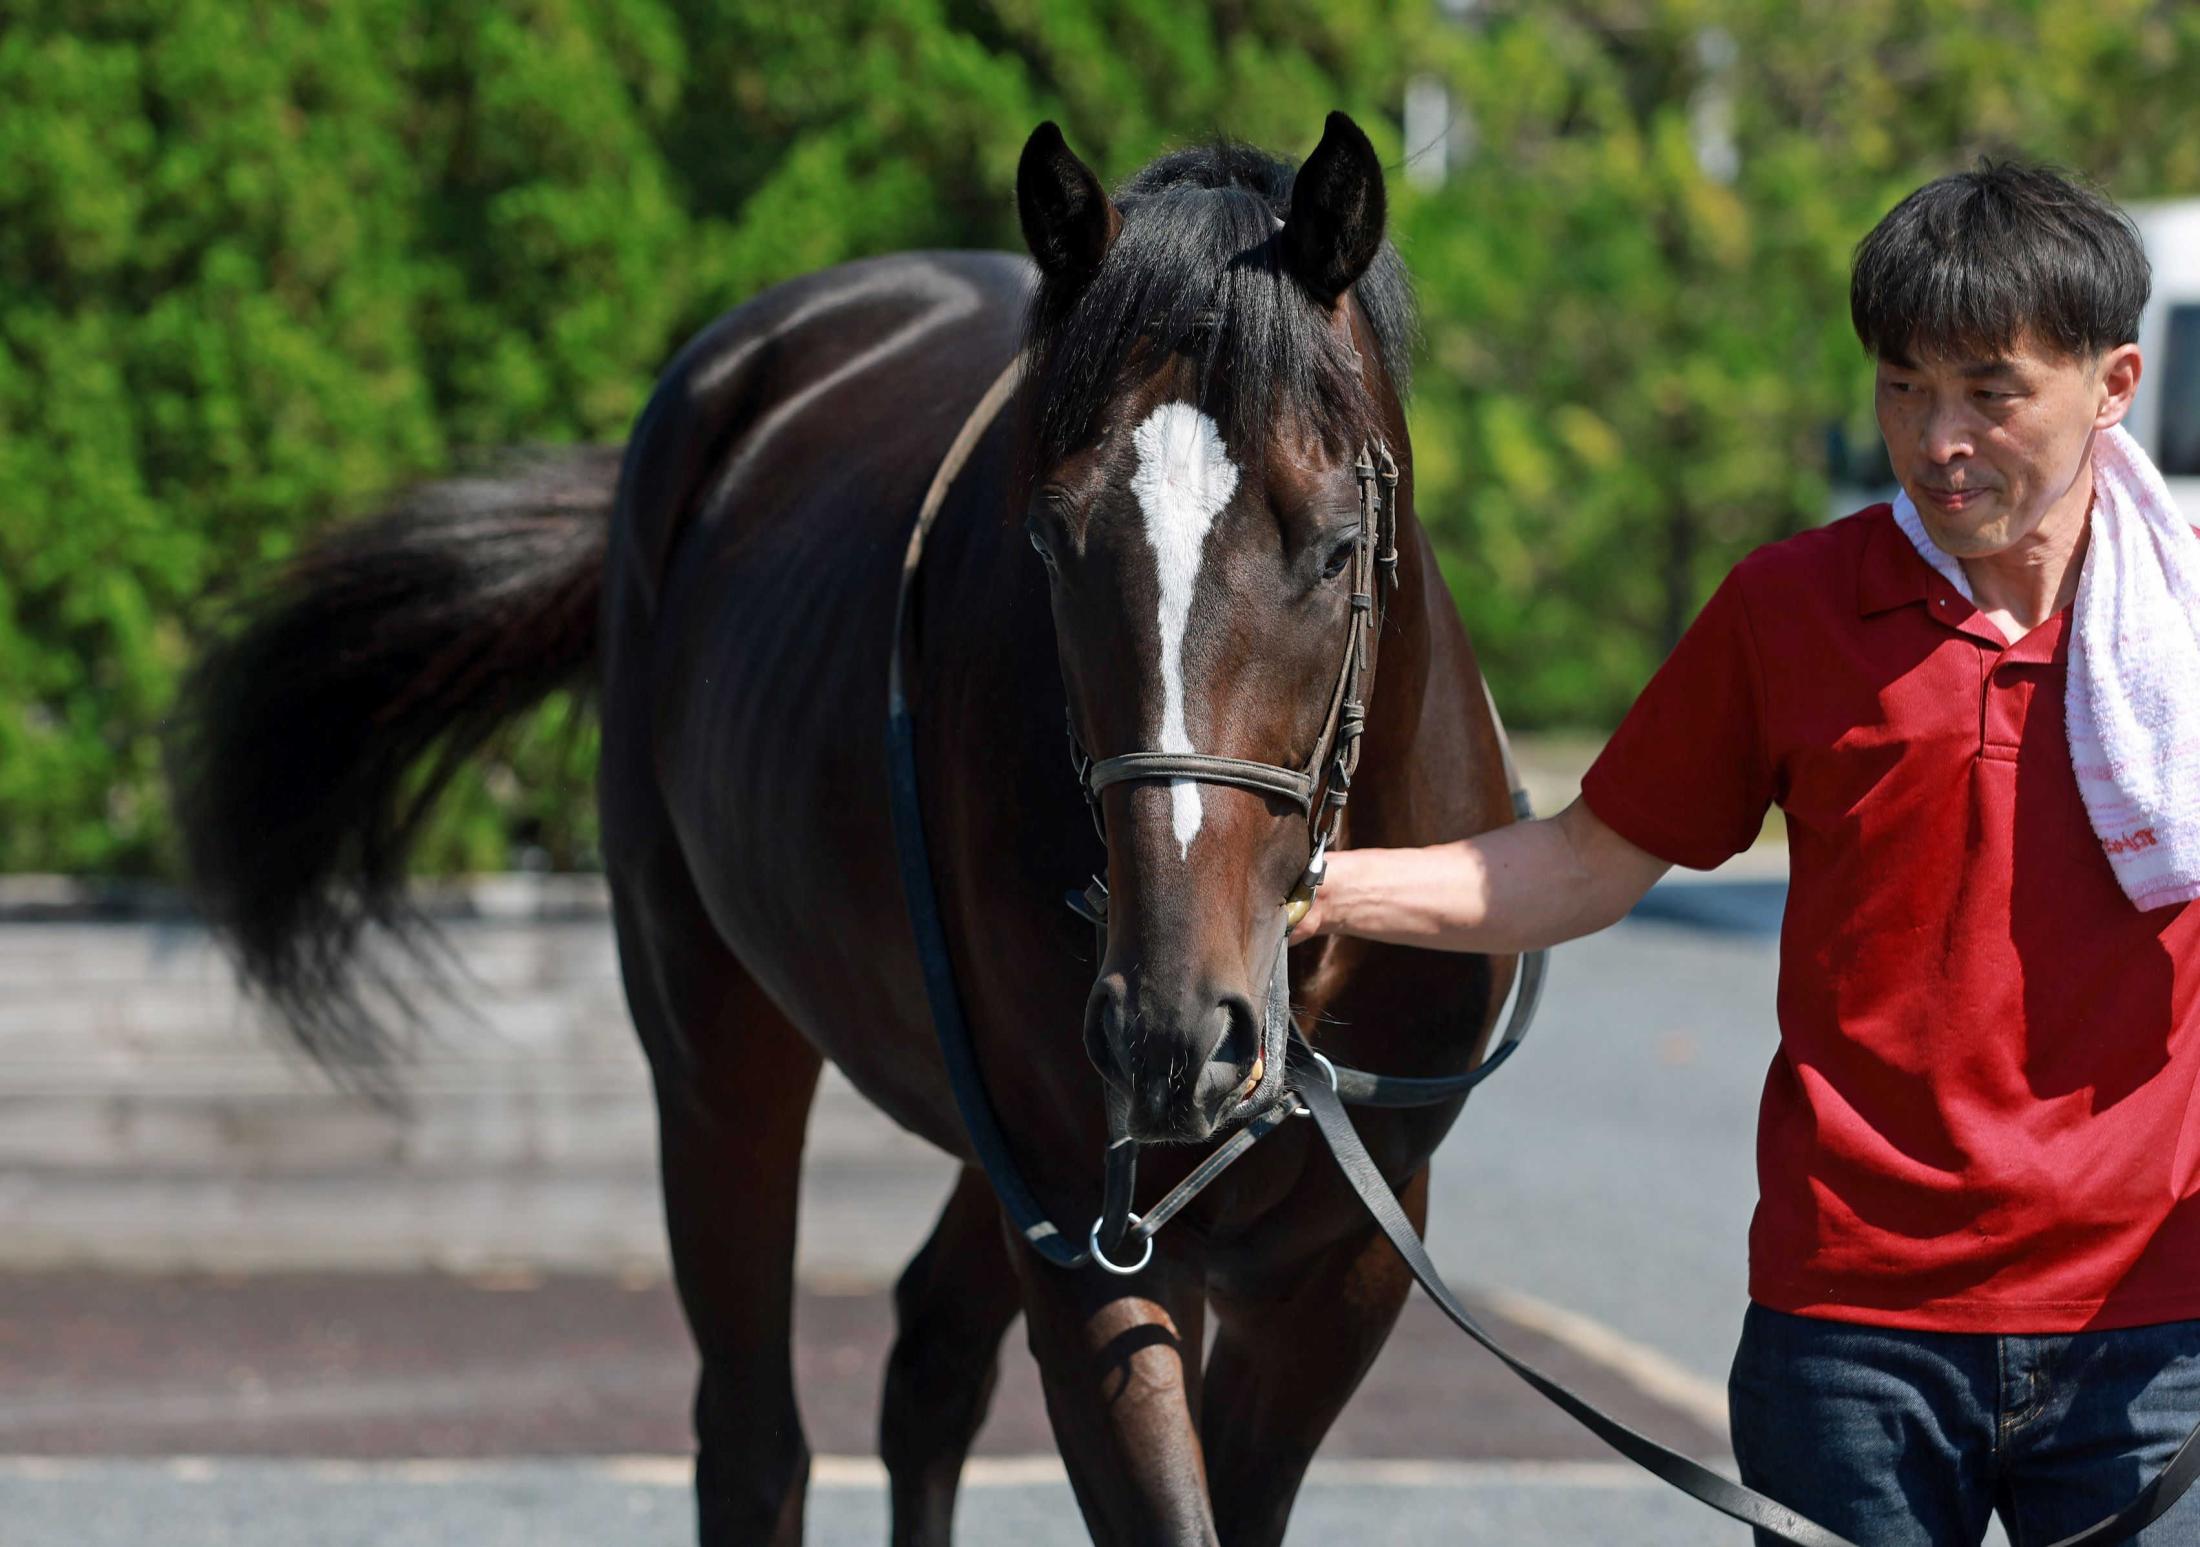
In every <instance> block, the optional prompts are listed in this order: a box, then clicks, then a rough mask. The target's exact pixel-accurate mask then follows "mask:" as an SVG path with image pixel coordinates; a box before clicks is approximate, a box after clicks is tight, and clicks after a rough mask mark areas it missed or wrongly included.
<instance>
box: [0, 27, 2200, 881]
mask: <svg viewBox="0 0 2200 1547" xmlns="http://www.w3.org/2000/svg"><path fill="white" fill-rule="evenodd" d="M2196 15H2200V13H2195V12H2194V11H2193V10H2192V9H2191V8H2188V7H2179V6H2158V5H2141V4H2138V3H2135V0H2085V3H2075V0H2033V3H2029V4H2025V5H2019V6H2010V5H1990V4H1986V3H1983V0H1929V3H1924V4H1918V3H1905V4H1895V3H1893V0H1852V3H1847V4H1843V5H1841V6H1838V7H1836V6H1814V7H1809V8H1806V9H1802V10H1798V8H1796V7H1794V6H1792V5H1789V4H1774V3H1770V0H1751V3H1741V0H1730V3H1712V0H1633V3H1627V0H1585V3H1578V4H1571V5H1544V4H1534V5H1531V4H1526V3H1520V4H1512V5H1507V4H1499V3H1485V4H1483V5H1481V6H1479V7H1477V8H1475V9H1474V10H1473V11H1472V12H1471V13H1470V15H1469V19H1468V20H1467V21H1465V22H1463V23H1455V22H1451V21H1447V20H1445V19H1444V17H1443V16H1442V14H1441V13H1440V11H1439V10H1438V8H1436V7H1434V6H1431V5H1428V4H1426V3H1421V0H1415V3H1410V4H1408V3H1399V0H1324V3H1319V4H1317V3H1314V0H1217V3H1215V4H1213V5H1211V6H1210V7H1209V8H1208V9H1207V10H1205V11H1193V10H1189V9H1187V8H1185V7H1182V6H1178V5H1174V4H1166V3H1163V0H1118V3H1115V4H1096V3H1091V0H817V3H812V4H807V5H789V4H784V3H777V0H775V3H771V4H763V3H755V0H717V3H713V0H514V3H506V4H498V5H488V4H478V3H448V0H447V3H440V4H437V3H429V0H315V3H313V4H307V5H300V4H295V3H291V0H67V3H26V0H0V104H5V106H4V107H0V870H5V869H24V868H41V869H61V870H72V871H90V870H107V871H121V872H136V873H145V872H156V871H160V870H163V869H165V868H167V867H168V866H169V865H170V864H171V862H172V848H171V843H172V840H171V836H170V834H169V831H168V829H167V825H166V817H165V813H164V811H163V809H162V806H161V802H160V799H159V784H158V778H157V766H156V764H157V747H156V739H157V732H158V725H159V721H160V717H161V715H162V714H163V713H164V711H165V709H166V706H167V704H168V703H169V701H170V699H171V696H172V694H173V691H174V687H175V683H176V680H177V676H178V673H179V672H180V670H181V669H182V667H183V666H184V664H185V663H186V661H187V659H188V657H189V654H190V632H189V630H190V627H191V626H192V625H193V624H194V623H195V622H196V621H197V620H199V618H200V617H201V613H200V611H199V608H198V603H197V598H199V597H200V595H201V594H202V593H203V592H205V591H206V590H207V589H208V588H209V587H220V586H223V585H227V584H231V583H234V582H237V581H239V580H240V579H244V578H247V577H249V575H250V574H251V573H252V571H253V568H254V566H255V565H258V564H260V563H263V562H265V561H266V560H268V559H270V558H273V557H277V556H280V555H281V554H282V553H284V552H286V551H287V550H288V549H289V548H290V547H291V546H292V545H293V544H294V543H296V542H297V541H298V540H299V538H300V537H301V536H302V535H303V534H305V533H307V532H309V531H310V530H312V529H313V528H314V527H316V526H318V525H319V524H321V523H323V522H326V521H330V520H334V519H338V518H340V517H342V516H344V515H347V514H351V513H355V512H357V511H359V510H361V509H363V508H365V507H367V506H369V505H370V504H371V503H372V502H373V500H374V499H375V497H376V496H377V495H378V494H380V493H383V492H385V491H387V490H389V489H390V488H392V487H394V486H396V485H398V484H401V483H403V482H405V481H406V480H409V479H412V478H416V477H420V476H424V475H429V474H433V473H437V472H442V471H446V470H448V469H449V468H451V467H452V466H454V465H455V464H457V463H459V462H460V461H461V460H462V459H463V458H464V456H465V455H466V453H468V452H469V451H471V450H474V449H477V448H486V447H494V446H499V445H505V444H511V443H530V442H558V441H573V440H595V441H616V440H618V439H620V438H622V437H623V436H624V433H625V430H626V427H627V424H628V422H629V420H630V419H631V417H632V415H633V414H634V412H635V411H636V409H637V408H638V407H639V406H640V404H641V402H642V401H643V399H644V397H645V395H646V393H647V392H648V389H649V386H650V384H651V382H652V381H653V379H654V377H655V375H656V372H657V370H658V369H659V367H660V366H661V365H662V363H663V362H664V360H665V359H666V358H667V357H668V356H669V355H670V353H671V352H672V351H673V349H675V348H676V347H677V346H678V344H679V342H680V341H681V340H682V339H683V338H684V337H686V336H687V335H688V334H689V333H690V332H691V331H693V330H694V329H695V328H697V327H699V326H700V325H702V324H703V323H704V322H706V321H707V320H708V319H709V318H711V317H712V316H714V315H715V314H717V313H718V312H719V311H721V310H723V309H724V308H726V307H727V306H730V305H732V304H734V303H735V302H737V301H739V300H741V299H742V298H744V297H746V296H748V295H751V294H753V293H754V292H755V291H756V290H758V289H760V288H762V287H763V286H765V285H767V284H770V283H772V282H774V281H776V280H779V279H783V278H786V277H787V276H789V275H792V274H796V273H800V272H803V271H805V270H808V269H811V268H815V267H818V266H820V265H823V264H829V263H834V262H838V261H841V260H843V259H847V258H852V257H857V256H861V255H864V254H868V253H874V252H881V251H887V250H891V249H894V248H902V247H915V246H1014V245H1016V232H1015V221H1014V213H1013V199H1012V194H1011V185H1012V179H1013V173H1014V167H1015V160H1016V155H1017V152H1018V150H1019V149H1020V148H1021V145H1022V142H1023V138H1024V136H1025V135H1026V134H1027V133H1028V132H1029V130H1030V128H1031V126H1032V125H1033V124H1034V123H1035V122H1037V121H1038V120H1039V119H1040V118H1043V117H1049V116H1052V117H1056V118H1059V119H1060V120H1061V121H1062V122H1063V124H1064V127H1065V129H1066V131H1067V132H1068V134H1069V137H1070V140H1071V142H1072V143H1073V144H1074V145H1075V146H1077V148H1078V149H1079V150H1080V152H1081V153H1083V154H1084V155H1085V156H1086V157H1087V158H1088V159H1089V160H1091V161H1092V162H1093V163H1094V164H1095V165H1096V166H1097V167H1099V168H1100V169H1101V170H1102V171H1103V173H1104V175H1106V176H1108V177H1110V178H1114V177H1119V176H1122V175H1124V174H1127V173H1128V172H1130V171H1131V170H1132V169H1134V168H1135V167H1136V166H1138V165H1139V164H1140V163H1141V162H1143V161H1144V160H1145V159H1146V158H1148V157H1150V156H1151V155H1153V154H1154V153H1156V152H1157V151H1159V150H1161V149H1164V148H1166V147H1167V146H1168V145H1170V144H1174V143H1180V142H1181V141H1183V140H1185V139H1187V138H1190V137H1193V136H1197V135H1202V134H1207V133H1212V132H1217V131H1227V132H1229V133H1231V134H1233V135H1236V136H1238V137H1240V138H1244V139H1249V140H1252V141H1255V142H1257V143H1262V144H1265V145H1268V146H1271V147H1273V148H1275V149H1278V150H1282V151H1286V152H1291V153H1303V152H1304V151H1305V150H1306V149H1307V148H1308V147H1309V146H1310V144H1311V143H1312V140H1313V138H1314V137H1315V135H1316V134H1317V133H1318V130H1319V124H1320V117H1321V114H1322V112H1323V111H1325V110H1326V109H1328V108H1330V107H1333V106H1335V107H1343V108H1345V109H1347V110H1348V111H1351V112H1352V113H1354V114H1355V115H1356V116H1357V117H1359V119H1360V120H1361V122H1362V123H1363V124H1365V125H1366V126H1367V127H1368V128H1369V129H1370V131H1371V132H1372V133H1373V134H1374V135H1375V138H1376V142H1377V144H1378V146H1379V147H1381V148H1382V149H1383V150H1384V151H1385V153H1386V156H1387V157H1389V158H1390V159H1391V160H1392V161H1393V163H1394V164H1399V165H1402V164H1403V163H1404V161H1405V158H1406V157H1407V156H1408V155H1409V154H1410V153H1411V152H1413V151H1414V150H1416V149H1418V147H1409V146H1406V145H1404V144H1402V142H1401V135H1400V130H1399V125H1398V113H1399V104H1400V102H1401V100H1402V94H1403V91H1404V89H1405V83H1406V81H1407V79H1408V78H1409V76H1413V75H1433V76H1435V77H1437V78H1439V79H1441V80H1442V81H1443V82H1444V83H1445V84H1446V85H1447V86H1448V87H1449V88H1450V89H1451V91H1452V92H1453V93H1454V95H1455V96H1456V98H1457V99H1458V100H1460V101H1461V102H1462V103H1464V104H1466V111H1467V112H1468V114H1469V115H1470V116H1471V118H1472V122H1473V125H1474V131H1475V138H1476V142H1477V147H1476V149H1475V152H1474V154H1473V155H1472V156H1471V157H1469V158H1467V159H1466V160H1465V161H1464V163H1463V164H1462V165H1460V166H1457V167H1455V169H1454V170H1453V172H1452V175H1451V176H1450V177H1449V179H1448V180H1447V181H1445V182H1444V183H1442V184H1441V185H1440V186H1436V187H1428V188H1419V187H1409V186H1407V184H1406V182H1405V181H1404V180H1403V179H1400V180H1399V181H1398V182H1397V183H1396V185H1395V204H1394V219H1393V228H1394V230H1395V232H1396V233H1397V235H1398V237H1399V240H1400V243H1401V246H1402V247H1403V249H1404V251H1405V253H1406V256H1407V259H1408V261H1409V263H1410V264H1411V265H1412V266H1413V268H1414V269H1415V272H1416V275H1417V277H1418V279H1419V282H1420V285H1421V288H1422V297H1423V312H1424V317H1425V320H1426V333H1427V358H1426V362H1425V365H1424V367H1423V370H1422V373H1421V376H1420V391H1419V395H1418V397H1417V399H1416V403H1415V407H1414V431H1415V436H1414V439H1415V447H1416V452H1417V459H1418V460H1417V466H1418V474H1417V476H1418V504H1419V509H1420V511H1421V515H1422V518H1423V520H1424V521H1426V522H1428V523H1429V524H1430V525H1431V527H1432V528H1433V529H1434V530H1435V532H1436V534H1437V538H1438V542H1439V545H1440V547H1441V550H1442V553H1443V556H1444V561H1445V565H1446V568H1447V572H1448V573H1449V574H1450V575H1451V577H1452V580H1453V584H1454V588H1455V590H1456V591H1457V592H1458V594H1459V596H1460V600H1461V604H1462V606H1463V608H1464V610H1465V612H1466V615H1467V617H1468V620H1469V623H1470V625H1471V627H1472V628H1473V630H1474V632H1475V635H1476V638H1477V641H1478V643H1479V644H1480V647H1481V649H1482V652H1483V656H1484V659H1485V662H1486V663H1487V664H1488V665H1489V666H1490V669H1491V671H1492V674H1493V676H1494V677H1495V679H1496V681H1497V683H1498V686H1499V690H1500V692H1501V694H1502V695H1503V697H1504V700H1505V702H1506V705H1507V708H1508V712H1509V713H1510V714H1511V715H1512V717H1513V718H1514V719H1515V720H1516V721H1518V722H1521V723H1525V724H1551V723H1576V724H1580V723H1597V722H1600V721H1608V720H1609V719H1610V718H1611V717H1613V716H1614V715H1616V713H1617V712H1618V711H1619V710H1621V709H1622V708H1624V706H1625V704H1626V702H1627V701H1628V698H1629V696H1630V695H1631V694H1632V692H1633V691H1634V690H1635V688H1637V687H1638V686H1639V685H1640V683H1641V681H1642V679H1643V677H1644V676H1645V675H1646V674H1647V673H1648V671H1649V669H1650V668H1651V667H1652V666H1653V665H1654V664H1655V662H1656V660H1657V658H1658V657H1659V655H1660V654H1662V652H1663V649H1664V647H1665V645H1666V643H1667V642H1668V641H1669V639H1670V637H1671V635H1672V632H1673V630H1674V629H1675V628H1677V627H1678V626H1679V623H1680V622H1681V621H1684V620H1685V619H1686V617H1687V616H1688V615H1689V614H1690V613H1691V612H1692V611H1693V608H1694V606H1695V605H1696V603H1697V602H1698V601H1699V600H1700V598H1701V597H1702V595H1703V594H1704V593H1705V592H1706V591H1707V590H1708V588H1709V586H1710V585H1711V584H1712V583H1714V582H1715V581H1716V579H1717V577H1718V576H1719V574H1720V573H1722V572H1723V571H1724V569H1725V568H1726V566H1727V565H1728V564H1729V563H1731V562H1732V560H1733V559H1734V558H1736V557H1738V556H1739V554H1740V553H1741V552H1743V551H1745V550H1746V549H1747V548H1748V547H1749V546H1750V545H1752V544H1754V543H1756V542H1759V541H1762V540H1764V539H1766V538H1769V537H1774V536H1778V535H1780V534H1782V533H1784V532H1786V531H1789V530H1792V529H1794V528H1795V527H1797V526H1799V525H1801V524H1804V523H1807V522H1809V521H1813V520H1816V519H1818V518H1819V517H1820V516H1822V515H1823V514H1824V505H1825V501H1826V498H1827V489H1826V481H1825V473H1824V469H1823V458H1822V443H1823V436H1824V431H1825V427H1826V426H1827V425H1828V424H1829V423H1831V422H1833V421H1836V420H1844V419H1847V420H1852V421H1853V420H1854V418H1855V412H1856V408H1857V407H1858V405H1860V404H1861V403H1862V401H1863V399H1862V396H1861V392H1860V383H1861V380H1862V365H1861V361H1860V360H1859V358H1858V357H1857V353H1856V350H1855V347H1854V345H1853V342H1852V341H1850V340H1849V338H1848V335H1847V321H1846V305H1845V270H1846V261H1847V254H1848V250H1849V248H1850V246H1851V245H1852V244H1853V243H1854V242H1855V240H1856V239H1857V238H1858V237H1859V236H1860V235H1861V234H1862V233H1863V231H1864V230H1865V229H1867V228H1868V227H1869V225H1870V224H1871V222H1872V221H1873V220H1874V219H1876V218H1877V216H1878V214H1879V213H1881V212H1882V211H1883V210H1884V209H1885V208H1886V206H1887V205H1888V204H1889V203H1890V202H1891V201H1892V200H1893V199H1894V198H1896V197H1898V196H1899V195H1900V194H1901V193H1902V192H1904V191H1906V190H1907V189H1908V188H1909V187H1911V186H1914V185H1915V183H1917V182H1918V181H1921V180H1922V179H1923V178H1925V177H1927V176H1931V175H1933V174H1935V173H1937V172H1940V171H1943V170H1947V169H1948V168H1950V167H1952V166H1956V165H1960V164H1962V163H1963V162H1964V161H1965V160H1966V159H1967V158H1968V157H1969V155H1970V154H1971V153H1973V152H1974V151H1977V150H1981V149H1993V150H2008V151H2015V152H2019V153H2023V154H2028V155H2035V156H2045V157H2050V158H2053V159H2056V160H2059V161H2062V162H2064V163H2066V164H2070V165H2074V166H2077V167H2079V168H2081V169H2084V170H2087V171H2090V172H2093V173H2095V174H2097V175H2099V176H2101V177H2103V178H2104V179H2105V180H2106V182H2107V184H2108V186H2109V188H2110V189H2111V191H2112V192H2113V193H2115V194H2116V195H2118V196H2119V197H2123V198H2134V197H2142V196H2146V195H2150V194H2154V193H2159V192H2165V191H2174V190H2179V189H2183V190H2191V189H2194V188H2200V92H2195V91H2194V90H2193V89H2192V83H2193V81H2194V80H2195V79H2200V19H2196ZM1714 27H1715V28H1718V29H1721V31H1722V32H1723V34H1724V35H1725V36H1726V37H1727V38H1729V39H1731V42H1732V45H1733V48H1732V53H1733V61H1734V62H1733V63H1732V64H1731V66H1728V67H1725V68H1724V69H1723V70H1722V69H1721V68H1719V67H1718V65H1717V60H1716V58H1715V57H1714V55H1715V50H1712V51H1707V49H1706V48H1705V46H1704V38H1705V36H1706V29H1707V28H1714ZM1707 60H1708V61H1709V62H1707ZM1714 77H1716V78H1717V79H1718V80H1722V81H1723V82H1724V85H1725V90H1726V93H1727V97H1728V99H1729V104H1730V105H1729V108H1728V111H1729V112H1730V114H1731V118H1732V122H1733V128H1734V135H1735V139H1736V141H1737V143H1738V145H1739V147H1740V151H1741V156H1740V162H1739V169H1738V173H1737V175H1736V177H1735V178H1734V180H1733V181H1731V182H1722V181H1720V180H1719V179H1717V178H1715V177H1713V176H1710V175H1707V173H1706V172H1705V171H1704V170H1703V168H1702V167H1701V166H1699V164H1698V157H1697V155H1696V152H1695V148H1694V139H1693V137H1692V132H1691V129H1692V123H1693V122H1694V120H1693V118H1692V116H1691V115H1692V107H1691V104H1692V102H1697V101H1700V94H1701V93H1702V91H1703V90H1704V88H1705V86H1706V83H1707V81H1709V80H1711V79H1713V78H1714ZM592 738H593V731H592V729H590V728H588V727H587V725H586V723H585V719H583V720H582V721H581V722H580V723H579V724H578V725H575V724H574V723H572V717H571V716H570V715H569V714H568V713H567V712H566V709H565V706H559V707H556V708H553V709H552V710H550V711H546V712H545V714H544V715H543V716H542V717H540V718H539V719H538V720H537V721H536V722H534V723H532V724H529V725H527V726H523V727H519V728H517V729H516V730H515V732H514V734H513V735H512V737H511V738H510V740H509V742H508V744H507V745H506V746H504V747H503V748H501V749H500V750H499V751H498V753H497V754H496V755H495V756H493V757H492V758H490V759H488V760H486V761H485V762H484V764H483V765H482V767H480V768H479V769H476V770H472V771H470V772H469V773H468V774H467V775H466V776H465V778H464V779H463V780H462V781H461V784H460V787H459V788H457V789H456V790H454V792H453V794H452V796H451V797H450V798H449V799H448V801H447V803H446V809H445V812H444V815H443V817H442V819H441V820H440V822H439V825H438V828H437V830H436V833H435V835H434V838H433V840H432V842H431V843H430V844H429V846H428V849H427V852H426V853H425V855H424V856H423V863H425V864H428V865H432V866H436V867H446V868H447V867H466V868H478V867H488V866H494V865H498V864H503V863H508V862H510V861H511V859H512V858H513V857H514V855H515V852H518V851H519V850H518V848H517V847H516V846H524V847H525V848H526V849H531V850H534V851H539V857H541V858H544V859H547V860H548V861H549V862H551V863H556V864H576V863H586V862H587V861H588V859H589V857H590V854H591V849H592V843H593V838H592V831H593V829H592V805H593V802H592V799H591V797H590V781H589V777H588V771H589V765H590V761H591V758H592V753H593V739H592Z"/></svg>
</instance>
